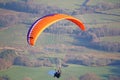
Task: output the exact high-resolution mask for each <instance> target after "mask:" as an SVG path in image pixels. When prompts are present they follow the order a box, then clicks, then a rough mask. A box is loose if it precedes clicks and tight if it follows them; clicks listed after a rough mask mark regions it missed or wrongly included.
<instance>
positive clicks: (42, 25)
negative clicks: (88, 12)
mask: <svg viewBox="0 0 120 80" xmlns="http://www.w3.org/2000/svg"><path fill="white" fill-rule="evenodd" d="M63 19H66V20H69V21H71V22H73V23H75V24H76V25H77V26H78V27H79V28H80V29H81V30H82V31H84V30H85V26H84V24H83V23H82V22H81V21H80V20H79V19H77V18H75V17H72V16H70V15H66V14H51V15H47V16H44V17H42V18H40V19H38V20H36V21H35V22H34V24H33V25H32V26H31V27H30V29H29V31H28V34H27V42H28V44H29V45H31V46H34V45H35V43H36V40H37V38H38V37H39V35H40V34H41V33H42V32H43V31H44V30H45V29H46V28H47V27H49V26H50V25H51V24H53V23H55V22H57V21H60V20H63ZM48 74H50V75H52V76H54V77H56V78H60V76H61V65H60V66H59V67H58V69H57V70H51V71H49V72H48Z"/></svg>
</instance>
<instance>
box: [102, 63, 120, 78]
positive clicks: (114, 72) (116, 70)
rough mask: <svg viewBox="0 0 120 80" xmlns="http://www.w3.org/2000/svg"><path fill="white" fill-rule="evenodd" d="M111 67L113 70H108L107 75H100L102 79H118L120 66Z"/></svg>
mask: <svg viewBox="0 0 120 80" xmlns="http://www.w3.org/2000/svg"><path fill="white" fill-rule="evenodd" d="M111 67H114V68H112V69H110V73H109V74H105V75H101V76H102V77H104V78H106V79H107V80H109V79H110V77H111V78H112V79H111V80H114V79H113V78H118V77H120V65H119V66H111ZM115 80H118V79H115Z"/></svg>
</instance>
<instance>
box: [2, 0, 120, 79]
mask: <svg viewBox="0 0 120 80" xmlns="http://www.w3.org/2000/svg"><path fill="white" fill-rule="evenodd" d="M68 3H69V4H68ZM53 13H65V14H69V15H72V16H74V17H76V18H78V19H80V20H81V21H82V22H83V23H84V24H85V26H86V31H85V32H83V31H81V30H79V29H78V27H77V26H76V25H74V24H73V23H71V22H69V21H67V20H63V21H59V22H57V23H55V24H53V25H51V26H50V27H49V28H47V29H46V30H45V31H44V32H43V33H42V34H41V36H40V37H39V39H38V40H37V42H36V45H35V46H34V47H31V46H29V45H28V43H27V41H26V35H27V32H28V29H29V28H30V26H31V25H32V24H33V23H34V21H35V20H36V19H38V18H40V17H42V16H45V15H48V14H53ZM119 13H120V0H99V1H98V0H69V1H67V0H66V1H59V0H56V1H51V0H49V1H48V0H0V37H1V38H0V70H1V71H0V79H1V78H9V77H10V80H11V79H12V80H16V79H17V78H19V80H21V79H23V78H25V79H27V78H28V79H33V80H39V79H38V78H36V77H37V76H38V74H40V76H41V77H42V76H43V77H42V78H41V79H43V80H44V79H45V76H44V75H45V73H44V75H43V74H42V73H41V72H46V73H47V70H50V69H51V68H53V67H54V66H55V64H58V63H57V60H58V59H60V60H61V64H62V66H63V67H64V68H63V72H65V73H64V74H65V75H64V76H63V77H62V79H63V80H69V79H71V80H79V79H81V77H80V76H83V77H84V74H85V75H88V74H89V72H93V73H95V74H93V75H92V76H99V77H100V78H102V79H103V80H108V79H111V80H112V79H113V78H114V77H115V78H117V77H118V76H119V75H117V74H119V73H120V70H119V68H118V67H119V66H120V26H119V25H120V14H119ZM11 53H12V54H11ZM42 67H45V68H43V70H41V68H42ZM80 68H81V69H80ZM94 68H95V70H94ZM20 70H21V71H22V72H23V73H25V71H24V70H28V71H27V72H26V73H25V76H24V75H22V72H21V71H20ZM37 70H40V71H41V72H37V73H35V72H36V71H37ZM97 70H98V71H97ZM101 70H104V71H103V72H101ZM116 70H117V72H116ZM12 71H13V72H14V71H17V72H19V73H20V75H17V76H16V77H13V75H15V74H14V73H13V72H12ZM69 71H71V72H74V73H75V71H76V74H74V75H73V76H72V77H70V76H71V75H72V74H71V73H69ZM79 71H80V72H79ZM81 71H82V72H84V71H85V72H84V73H82V72H81ZM30 72H34V73H35V74H36V75H34V76H32V74H30ZM10 73H12V74H10ZM77 73H79V74H80V75H78V74H77ZM86 73H88V74H86ZM27 74H28V75H27ZM110 74H111V75H110ZM5 75H7V76H5ZM27 76H28V77H27ZM66 76H67V77H66ZM47 78H49V76H47ZM82 79H83V78H82ZM98 79H99V78H98ZM8 80H9V79H8Z"/></svg>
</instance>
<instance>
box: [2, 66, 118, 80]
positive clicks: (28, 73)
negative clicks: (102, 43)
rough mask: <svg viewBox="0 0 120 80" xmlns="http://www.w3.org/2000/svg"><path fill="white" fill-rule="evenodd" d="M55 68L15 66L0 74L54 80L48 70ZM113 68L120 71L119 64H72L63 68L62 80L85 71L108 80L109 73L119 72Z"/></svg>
mask: <svg viewBox="0 0 120 80" xmlns="http://www.w3.org/2000/svg"><path fill="white" fill-rule="evenodd" d="M53 69H55V68H54V67H38V68H31V67H22V66H21V67H20V66H13V67H11V68H10V69H8V70H4V71H0V76H2V75H8V77H9V78H10V80H22V79H23V78H25V77H30V78H32V80H52V79H54V78H53V77H52V76H50V75H48V71H49V70H53ZM112 70H117V72H120V70H119V68H118V67H117V66H116V67H114V66H113V67H112V66H104V67H87V66H81V65H70V66H69V67H67V68H62V77H61V80H66V79H67V78H69V77H70V76H74V77H76V78H79V77H80V76H82V75H84V74H85V73H96V74H97V75H98V76H100V77H101V78H102V79H103V80H107V76H108V75H117V74H118V73H117V72H113V71H112ZM16 73H17V74H16Z"/></svg>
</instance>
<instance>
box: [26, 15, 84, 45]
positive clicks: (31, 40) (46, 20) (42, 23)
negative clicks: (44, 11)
mask: <svg viewBox="0 0 120 80" xmlns="http://www.w3.org/2000/svg"><path fill="white" fill-rule="evenodd" d="M63 19H66V20H69V21H71V22H73V23H75V24H76V25H78V27H79V28H80V29H81V30H83V31H84V30H85V26H84V24H83V23H82V22H81V21H80V20H79V19H77V18H75V17H72V16H69V15H66V14H51V15H47V16H44V17H42V18H40V19H38V20H36V21H35V22H34V24H33V25H32V26H31V27H30V29H29V31H28V34H27V42H28V44H29V45H31V46H34V45H35V42H36V40H37V38H38V36H39V35H40V34H41V33H42V32H43V31H44V30H45V29H46V28H47V27H49V26H50V25H51V24H53V23H55V22H57V21H60V20H63Z"/></svg>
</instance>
